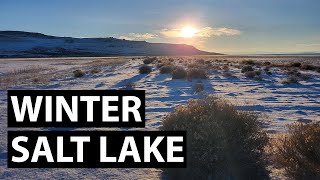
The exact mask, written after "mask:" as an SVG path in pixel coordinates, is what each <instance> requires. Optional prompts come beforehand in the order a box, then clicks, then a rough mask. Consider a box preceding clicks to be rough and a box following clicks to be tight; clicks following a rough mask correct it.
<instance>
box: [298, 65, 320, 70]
mask: <svg viewBox="0 0 320 180" xmlns="http://www.w3.org/2000/svg"><path fill="white" fill-rule="evenodd" d="M300 68H301V69H302V70H311V71H312V70H315V69H316V66H314V65H311V64H303V65H301V66H300Z"/></svg>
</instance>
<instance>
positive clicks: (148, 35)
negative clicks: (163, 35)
mask: <svg viewBox="0 0 320 180" xmlns="http://www.w3.org/2000/svg"><path fill="white" fill-rule="evenodd" d="M157 36H158V35H156V34H151V33H144V34H141V33H129V34H128V35H123V36H119V38H120V39H126V40H148V39H154V38H156V37H157Z"/></svg>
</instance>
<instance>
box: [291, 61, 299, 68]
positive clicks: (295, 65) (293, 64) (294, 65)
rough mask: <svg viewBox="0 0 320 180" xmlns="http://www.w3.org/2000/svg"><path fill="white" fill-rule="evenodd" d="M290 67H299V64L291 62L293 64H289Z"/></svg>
mask: <svg viewBox="0 0 320 180" xmlns="http://www.w3.org/2000/svg"><path fill="white" fill-rule="evenodd" d="M290 66H291V67H300V66H301V63H300V62H293V63H291V65H290Z"/></svg>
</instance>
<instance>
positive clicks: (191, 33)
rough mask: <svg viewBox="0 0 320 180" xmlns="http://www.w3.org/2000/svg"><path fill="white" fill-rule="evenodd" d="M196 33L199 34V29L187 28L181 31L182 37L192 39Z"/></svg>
mask: <svg viewBox="0 0 320 180" xmlns="http://www.w3.org/2000/svg"><path fill="white" fill-rule="evenodd" d="M196 33H197V29H195V28H193V27H191V26H185V27H183V28H182V29H181V31H180V34H181V36H182V37H185V38H191V37H193V36H195V34H196Z"/></svg>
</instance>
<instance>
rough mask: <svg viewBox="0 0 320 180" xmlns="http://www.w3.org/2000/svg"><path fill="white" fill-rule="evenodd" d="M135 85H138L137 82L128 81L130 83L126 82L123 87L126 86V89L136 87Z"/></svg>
mask: <svg viewBox="0 0 320 180" xmlns="http://www.w3.org/2000/svg"><path fill="white" fill-rule="evenodd" d="M135 86H136V84H135V83H134V82H128V83H126V84H125V85H124V86H123V87H124V88H125V89H134V88H135Z"/></svg>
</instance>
